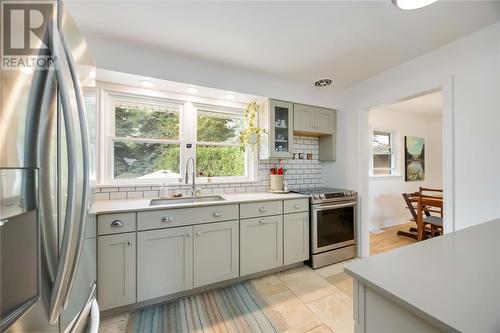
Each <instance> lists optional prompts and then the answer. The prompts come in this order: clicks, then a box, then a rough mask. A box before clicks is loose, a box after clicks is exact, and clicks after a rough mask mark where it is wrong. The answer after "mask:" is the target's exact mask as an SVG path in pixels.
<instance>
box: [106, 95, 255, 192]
mask: <svg viewBox="0 0 500 333" xmlns="http://www.w3.org/2000/svg"><path fill="white" fill-rule="evenodd" d="M101 95H104V97H102V96H101V98H103V99H104V100H105V101H106V102H105V103H104V105H105V108H106V109H107V111H106V112H105V113H106V114H105V115H102V116H101V121H103V123H104V124H105V126H103V132H105V133H103V135H102V137H103V140H104V141H105V142H106V143H105V144H101V145H100V147H101V153H100V156H101V157H102V158H101V163H100V169H99V170H100V173H101V177H100V178H99V179H100V181H99V182H100V183H101V184H129V183H130V184H136V183H139V184H141V183H142V184H158V185H161V184H162V183H183V182H184V177H185V174H186V169H185V168H186V161H187V159H188V158H190V157H192V158H193V159H194V160H195V162H196V174H197V178H198V179H197V182H202V183H203V182H209V181H211V182H246V181H251V180H252V179H253V174H254V170H255V169H256V168H255V166H254V163H255V162H254V159H253V157H252V156H251V154H250V153H249V152H248V151H246V150H244V149H241V148H240V145H239V133H240V131H241V130H242V128H243V126H244V117H243V115H244V109H243V107H244V106H243V105H242V108H234V107H227V106H221V105H212V104H202V103H191V102H189V101H186V100H182V99H171V98H157V97H151V96H142V95H135V94H123V93H118V92H117V93H116V94H115V93H112V92H109V93H108V92H106V91H105V90H101ZM187 171H188V173H189V177H191V172H192V170H191V168H190V169H189V170H187Z"/></svg>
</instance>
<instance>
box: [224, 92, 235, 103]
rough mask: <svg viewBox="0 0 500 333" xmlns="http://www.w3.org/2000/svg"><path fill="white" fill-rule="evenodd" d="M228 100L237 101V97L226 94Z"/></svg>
mask: <svg viewBox="0 0 500 333" xmlns="http://www.w3.org/2000/svg"><path fill="white" fill-rule="evenodd" d="M226 99H227V100H230V101H233V100H235V99H236V96H234V94H231V93H228V94H226Z"/></svg>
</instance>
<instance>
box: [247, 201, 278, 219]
mask: <svg viewBox="0 0 500 333" xmlns="http://www.w3.org/2000/svg"><path fill="white" fill-rule="evenodd" d="M282 205H283V201H264V202H252V203H244V204H240V217H241V218H242V219H245V218H251V217H260V216H270V215H280V214H281V213H282V211H283V210H282Z"/></svg>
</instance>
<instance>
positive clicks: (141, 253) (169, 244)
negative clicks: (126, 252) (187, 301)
mask: <svg viewBox="0 0 500 333" xmlns="http://www.w3.org/2000/svg"><path fill="white" fill-rule="evenodd" d="M191 288H193V227H192V226H189V227H179V228H170V229H162V230H152V231H142V232H138V233H137V301H138V302H141V301H145V300H149V299H153V298H157V297H161V296H165V295H169V294H173V293H176V292H180V291H184V290H188V289H191Z"/></svg>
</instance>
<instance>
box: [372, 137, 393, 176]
mask: <svg viewBox="0 0 500 333" xmlns="http://www.w3.org/2000/svg"><path fill="white" fill-rule="evenodd" d="M371 151H372V156H371V175H372V176H391V175H396V154H395V149H394V132H393V131H390V130H389V131H388V130H376V129H375V130H373V131H372V149H371Z"/></svg>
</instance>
